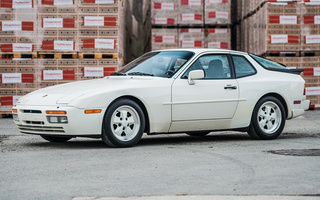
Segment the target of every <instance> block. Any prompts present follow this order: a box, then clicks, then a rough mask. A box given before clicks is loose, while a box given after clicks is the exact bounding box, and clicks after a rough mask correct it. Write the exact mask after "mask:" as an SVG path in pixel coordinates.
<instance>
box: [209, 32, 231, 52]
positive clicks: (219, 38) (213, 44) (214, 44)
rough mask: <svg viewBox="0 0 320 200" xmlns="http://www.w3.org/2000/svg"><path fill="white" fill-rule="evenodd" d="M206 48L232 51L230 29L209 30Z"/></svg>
mask: <svg viewBox="0 0 320 200" xmlns="http://www.w3.org/2000/svg"><path fill="white" fill-rule="evenodd" d="M204 41H205V45H204V46H205V47H206V48H215V49H230V48H231V34H230V29H229V28H209V29H207V30H206V36H205V39H204Z"/></svg>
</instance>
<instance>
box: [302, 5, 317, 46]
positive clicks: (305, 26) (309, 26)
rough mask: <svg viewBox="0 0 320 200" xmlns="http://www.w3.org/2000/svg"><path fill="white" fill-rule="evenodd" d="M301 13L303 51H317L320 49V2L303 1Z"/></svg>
mask: <svg viewBox="0 0 320 200" xmlns="http://www.w3.org/2000/svg"><path fill="white" fill-rule="evenodd" d="M301 13H302V15H303V19H302V25H301V45H302V47H301V48H302V50H303V51H317V50H319V49H320V2H318V3H310V2H304V3H302V4H301Z"/></svg>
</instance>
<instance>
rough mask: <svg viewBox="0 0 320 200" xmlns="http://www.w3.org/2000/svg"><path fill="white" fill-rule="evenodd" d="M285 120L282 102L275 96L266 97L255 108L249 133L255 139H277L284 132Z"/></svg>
mask: <svg viewBox="0 0 320 200" xmlns="http://www.w3.org/2000/svg"><path fill="white" fill-rule="evenodd" d="M285 121H286V114H285V110H284V106H283V105H282V103H281V102H280V101H279V100H278V99H277V98H275V97H270V96H267V97H264V98H262V99H260V100H259V101H258V103H257V105H256V106H255V108H254V110H253V113H252V118H251V125H250V127H249V130H248V134H249V135H250V136H251V137H252V138H254V139H265V140H271V139H275V138H277V137H278V136H279V135H280V134H281V133H282V131H283V128H284V125H285Z"/></svg>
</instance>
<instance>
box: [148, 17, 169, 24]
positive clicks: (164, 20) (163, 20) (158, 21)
mask: <svg viewBox="0 0 320 200" xmlns="http://www.w3.org/2000/svg"><path fill="white" fill-rule="evenodd" d="M153 23H154V24H167V25H173V24H174V18H162V17H159V18H154V19H153Z"/></svg>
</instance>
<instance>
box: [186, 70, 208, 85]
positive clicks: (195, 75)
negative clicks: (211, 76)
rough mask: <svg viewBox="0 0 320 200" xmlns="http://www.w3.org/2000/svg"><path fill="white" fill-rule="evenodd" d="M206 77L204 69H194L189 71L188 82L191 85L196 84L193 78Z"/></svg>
mask: <svg viewBox="0 0 320 200" xmlns="http://www.w3.org/2000/svg"><path fill="white" fill-rule="evenodd" d="M203 78H204V71H203V70H193V71H190V72H189V76H188V83H189V85H194V84H195V82H194V81H193V80H199V79H203Z"/></svg>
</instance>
